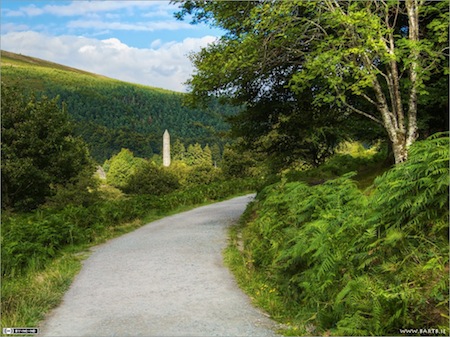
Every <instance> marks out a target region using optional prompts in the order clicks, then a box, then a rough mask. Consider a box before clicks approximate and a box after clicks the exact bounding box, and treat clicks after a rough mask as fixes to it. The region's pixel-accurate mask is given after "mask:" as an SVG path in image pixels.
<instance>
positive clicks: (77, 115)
mask: <svg viewBox="0 0 450 337" xmlns="http://www.w3.org/2000/svg"><path fill="white" fill-rule="evenodd" d="M1 62H2V81H3V82H4V84H6V85H9V86H14V87H17V88H18V89H20V90H21V91H22V92H24V93H27V92H28V93H31V92H32V93H33V94H34V95H39V96H47V97H51V98H53V97H55V96H59V98H60V103H61V104H64V105H65V106H66V109H67V110H68V112H69V114H70V116H71V117H72V119H73V122H74V123H75V132H76V134H77V135H80V136H81V137H82V138H83V139H84V140H85V141H86V142H87V144H88V145H89V150H90V153H91V155H92V156H93V158H94V159H95V160H96V161H97V162H99V163H103V162H104V161H105V160H106V159H108V158H110V157H111V156H112V155H114V154H116V153H118V152H119V151H120V150H121V149H122V148H127V149H130V150H131V151H133V152H134V153H135V154H136V155H138V156H141V157H146V158H149V157H151V156H152V155H153V154H158V153H160V151H161V147H162V144H161V143H162V141H161V139H162V134H163V132H164V130H165V129H168V130H169V132H170V134H171V136H172V139H173V140H176V139H178V140H180V141H181V142H182V143H183V144H185V146H188V145H189V144H195V143H199V144H201V145H202V146H205V145H206V144H209V145H210V146H213V145H214V144H217V145H218V146H219V147H220V148H221V149H223V145H224V144H225V143H226V141H225V140H224V139H223V135H224V133H225V132H226V131H227V130H228V128H229V127H228V124H227V123H226V122H225V120H224V117H225V116H230V115H234V114H235V113H236V112H237V110H238V109H237V108H231V107H230V106H224V105H220V104H219V103H218V102H217V101H215V102H211V104H209V105H208V106H207V107H205V108H204V109H193V108H188V107H186V106H184V105H183V97H184V95H183V94H181V93H176V92H172V91H168V90H163V89H158V88H151V87H145V86H142V85H136V84H130V83H125V82H120V81H117V80H113V79H109V78H106V77H103V76H99V75H95V74H90V73H87V72H84V71H80V70H77V69H73V68H69V67H65V66H61V65H58V64H54V63H51V62H47V61H43V60H39V59H36V58H32V57H28V56H23V55H17V54H14V53H10V52H6V51H2V52H1Z"/></svg>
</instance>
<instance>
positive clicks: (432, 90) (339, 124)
mask: <svg viewBox="0 0 450 337" xmlns="http://www.w3.org/2000/svg"><path fill="white" fill-rule="evenodd" d="M174 2H178V3H180V12H179V13H177V15H176V16H177V17H178V18H179V19H183V18H184V17H190V18H193V20H192V22H193V23H194V24H195V23H198V22H208V23H209V24H211V25H213V26H216V27H219V28H220V29H223V30H225V32H226V34H224V36H223V37H222V38H221V39H220V40H218V41H216V42H215V43H214V44H210V45H208V46H207V47H205V48H203V49H202V50H201V51H200V52H198V53H196V54H194V55H193V56H192V57H191V58H192V62H193V64H194V66H195V68H196V71H195V73H194V75H193V76H192V77H191V79H190V80H189V81H188V84H189V85H190V86H191V90H192V91H191V92H190V93H189V96H188V99H189V101H190V102H194V103H196V104H202V103H204V102H205V101H206V102H207V101H208V100H209V99H211V98H213V97H220V98H221V99H223V100H226V101H227V102H231V103H232V104H235V105H237V106H243V110H242V111H241V112H240V113H239V114H238V115H237V116H233V117H232V118H231V123H232V131H233V132H234V133H235V134H236V135H238V136H241V137H244V138H245V140H246V141H247V143H248V144H247V146H248V148H252V149H257V150H259V151H262V152H265V153H266V154H267V155H269V156H273V157H277V158H273V159H274V160H275V161H276V162H277V164H278V165H279V166H280V167H282V168H284V167H286V166H289V165H290V164H291V163H292V162H293V161H295V160H298V159H302V160H304V161H307V162H308V163H309V164H312V165H315V166H317V165H319V164H321V163H323V162H324V160H325V159H326V158H327V157H328V156H329V155H331V154H332V153H333V150H334V148H335V146H336V145H337V144H338V143H339V142H340V141H341V140H342V139H345V138H350V137H352V138H355V137H358V138H359V140H371V139H376V138H384V139H387V138H389V139H390V141H391V142H392V144H393V153H394V156H395V157H396V159H397V160H398V161H399V162H400V161H402V160H404V159H405V158H404V156H405V152H406V149H407V147H408V146H409V144H411V143H413V142H414V141H415V140H416V139H417V136H418V135H420V136H427V135H429V134H430V133H431V132H436V131H445V130H448V99H447V98H448V55H447V53H446V52H445V50H446V48H447V43H446V42H444V41H447V40H448V31H443V30H442V29H443V27H448V1H439V2H432V1H422V2H417V1H411V2H410V1H383V2H381V3H380V2H377V1H369V2H367V1H331V0H324V1H302V0H298V1H277V2H271V3H268V2H265V1H248V2H243V3H239V4H236V3H222V2H202V1H194V0H186V1H181V0H179V1H178V0H177V1H174ZM411 13H414V15H408V14H411ZM414 20H416V21H417V22H415V24H413V23H412V22H413V21H414ZM237 23H239V25H238V24H237ZM238 26H239V27H238ZM413 28H417V36H415V35H414V34H413ZM416 120H417V121H418V123H417V125H416ZM406 140H407V141H406Z"/></svg>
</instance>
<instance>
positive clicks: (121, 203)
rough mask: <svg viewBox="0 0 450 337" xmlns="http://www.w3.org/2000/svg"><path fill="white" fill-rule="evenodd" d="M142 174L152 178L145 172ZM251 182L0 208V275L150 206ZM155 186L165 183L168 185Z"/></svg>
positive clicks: (39, 263) (156, 208) (188, 201)
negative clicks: (21, 209)
mask: <svg viewBox="0 0 450 337" xmlns="http://www.w3.org/2000/svg"><path fill="white" fill-rule="evenodd" d="M148 165H150V164H148ZM143 168H144V169H145V166H143ZM141 174H144V173H141ZM159 174H161V172H159ZM162 174H164V175H166V177H168V178H167V182H168V184H171V183H173V182H174V181H176V180H173V175H172V174H170V173H169V172H164V173H162ZM143 178H149V179H151V177H146V176H145V174H144V177H143ZM254 185H255V184H254V181H253V180H249V179H237V180H228V181H222V182H220V181H218V182H214V183H211V184H209V185H196V186H191V187H190V188H189V189H186V190H177V191H174V192H171V193H168V194H165V195H162V196H159V195H156V193H152V194H147V195H134V196H129V197H122V198H115V199H106V200H105V199H104V198H98V199H97V201H96V202H93V203H91V204H89V205H75V204H69V205H66V206H65V207H63V208H61V207H60V205H59V204H58V205H57V206H58V208H56V209H55V208H51V207H50V206H46V207H43V208H41V209H39V210H38V211H35V212H33V213H27V214H9V213H3V214H2V245H1V255H2V259H1V272H2V276H3V277H7V278H11V277H15V276H18V275H22V274H23V273H24V272H26V271H27V270H40V269H42V268H44V267H45V266H46V265H47V264H48V263H49V262H50V261H52V260H53V259H54V258H56V257H58V256H59V255H60V254H61V252H62V251H63V250H64V249H65V248H66V247H69V246H72V245H81V244H86V243H90V242H95V240H96V238H97V237H99V236H101V235H102V233H104V232H105V231H108V230H110V229H111V228H112V229H114V227H116V226H118V225H119V224H122V223H126V222H130V221H133V220H135V219H142V218H143V217H144V216H146V215H148V214H149V213H151V212H154V213H155V212H156V213H157V214H165V213H167V212H169V211H173V210H174V209H176V208H179V207H184V206H191V205H195V204H200V203H204V202H207V201H216V200H221V199H224V198H226V197H229V196H231V195H234V194H237V193H242V192H250V191H252V190H253V189H254ZM159 187H160V188H166V189H168V186H163V185H159ZM169 187H170V188H172V186H169ZM145 188H146V187H145V186H144V187H142V191H139V192H147V191H146V190H145ZM148 188H152V187H148ZM159 192H161V191H160V190H159Z"/></svg>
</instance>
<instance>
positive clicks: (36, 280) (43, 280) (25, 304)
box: [1, 191, 252, 328]
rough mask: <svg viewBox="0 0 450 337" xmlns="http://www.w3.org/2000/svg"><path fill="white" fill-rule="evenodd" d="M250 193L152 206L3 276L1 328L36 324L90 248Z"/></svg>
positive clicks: (69, 282)
mask: <svg viewBox="0 0 450 337" xmlns="http://www.w3.org/2000/svg"><path fill="white" fill-rule="evenodd" d="M248 193H252V191H242V192H240V193H234V194H233V195H229V196H227V197H222V198H219V199H217V200H211V199H210V200H205V201H203V202H200V203H196V204H191V205H181V206H177V207H175V208H172V209H167V210H164V211H161V210H155V209H153V210H151V211H149V212H148V214H147V215H145V216H143V217H142V218H141V219H136V220H133V221H131V222H125V223H122V224H119V225H113V226H108V227H107V228H106V229H105V230H103V231H101V232H99V233H98V235H96V236H95V239H94V240H93V241H92V242H90V243H84V244H78V245H70V246H67V247H66V248H64V249H63V250H62V251H61V253H60V254H59V256H58V257H57V258H55V259H53V260H51V261H50V262H49V263H47V264H45V267H44V268H39V269H37V268H33V267H30V268H29V269H28V270H27V271H25V272H24V273H22V274H20V275H18V276H15V277H6V278H3V280H2V285H1V288H2V293H1V298H2V301H1V313H2V315H1V316H2V317H1V326H2V328H4V327H30V328H32V327H37V326H38V325H39V323H40V322H41V321H42V320H43V319H44V318H45V315H46V314H47V313H48V312H49V311H50V310H51V309H53V308H55V307H56V306H58V304H59V303H60V302H61V300H62V297H63V295H64V293H65V292H66V291H67V289H68V288H69V286H70V284H71V283H72V281H73V279H74V277H75V276H76V275H77V273H78V272H79V270H80V269H81V267H82V261H83V260H84V259H85V258H87V257H88V256H89V254H90V253H89V248H91V247H93V246H95V245H98V244H101V243H104V242H106V241H108V240H110V239H112V238H115V237H118V236H121V235H123V234H126V233H129V232H131V231H133V230H135V229H137V228H139V227H141V226H143V225H144V224H147V223H149V222H152V221H155V220H157V219H160V218H163V217H165V216H169V215H172V214H176V213H180V212H184V211H187V210H190V209H193V208H196V207H199V206H203V205H208V204H211V203H214V202H218V201H220V200H226V199H231V198H234V197H237V196H240V195H245V194H248Z"/></svg>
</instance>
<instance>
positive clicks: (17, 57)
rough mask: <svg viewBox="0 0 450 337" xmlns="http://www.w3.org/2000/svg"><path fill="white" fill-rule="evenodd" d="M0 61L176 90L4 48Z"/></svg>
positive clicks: (3, 63)
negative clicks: (130, 80) (74, 66)
mask: <svg viewBox="0 0 450 337" xmlns="http://www.w3.org/2000/svg"><path fill="white" fill-rule="evenodd" d="M0 62H1V65H2V66H3V65H12V66H14V65H23V66H26V65H29V66H30V65H31V66H36V67H44V68H49V69H58V70H62V71H69V72H73V73H77V74H83V75H87V76H92V77H96V78H103V79H108V80H111V81H118V82H122V83H130V84H133V85H141V86H143V87H147V88H152V89H156V90H163V91H167V92H176V91H172V90H168V89H163V88H158V87H152V86H147V85H143V84H137V83H132V82H125V81H122V80H118V79H114V78H111V77H108V76H104V75H99V74H96V73H92V72H89V71H86V70H81V69H77V68H73V67H69V66H66V65H63V64H60V63H55V62H51V61H46V60H43V59H40V58H37V57H32V56H27V55H23V54H16V53H13V52H10V51H6V50H0ZM180 94H181V93H180Z"/></svg>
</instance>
